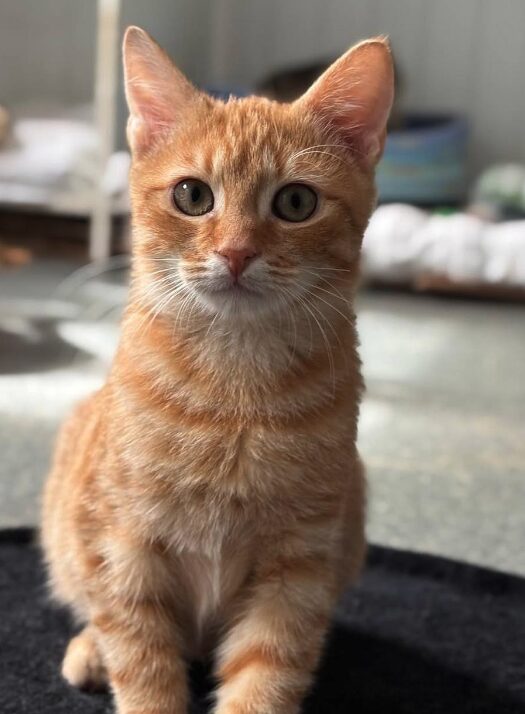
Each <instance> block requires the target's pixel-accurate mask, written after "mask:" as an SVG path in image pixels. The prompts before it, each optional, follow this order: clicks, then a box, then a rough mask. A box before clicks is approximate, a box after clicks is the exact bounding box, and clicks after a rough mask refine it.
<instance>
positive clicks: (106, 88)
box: [89, 0, 121, 261]
mask: <svg viewBox="0 0 525 714" xmlns="http://www.w3.org/2000/svg"><path fill="white" fill-rule="evenodd" d="M120 6H121V0H98V19H97V56H96V68H95V126H96V130H97V135H98V170H97V180H96V182H95V189H94V192H93V210H92V212H91V221H90V228H89V257H90V259H91V260H93V261H100V260H106V259H107V258H108V257H109V255H110V252H111V227H112V210H111V198H110V196H109V195H108V194H107V191H106V190H105V186H104V177H105V175H106V169H107V165H108V160H109V158H110V156H111V154H112V153H113V151H114V147H115V115H116V101H117V82H118V47H119V43H118V39H119V17H120Z"/></svg>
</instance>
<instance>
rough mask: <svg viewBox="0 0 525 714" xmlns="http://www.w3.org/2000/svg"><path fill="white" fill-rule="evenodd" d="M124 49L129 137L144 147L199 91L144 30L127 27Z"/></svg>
mask: <svg viewBox="0 0 525 714" xmlns="http://www.w3.org/2000/svg"><path fill="white" fill-rule="evenodd" d="M123 52H124V74H125V84H126V98H127V100H128V106H129V110H130V120H129V123H128V139H129V142H130V144H131V146H132V147H133V148H135V149H138V148H140V149H142V148H145V147H147V146H148V145H149V144H151V143H152V142H153V141H154V140H155V138H156V137H157V136H158V135H159V134H161V133H163V132H165V131H166V129H169V128H171V127H173V126H174V125H175V124H176V122H177V118H178V116H179V115H180V113H181V111H182V109H183V107H184V106H185V105H187V104H188V103H190V102H192V101H194V99H195V98H196V97H197V96H198V95H199V93H198V91H197V90H196V89H195V88H194V87H193V86H192V85H191V84H190V82H189V81H188V80H187V79H186V77H184V75H183V74H182V73H181V72H179V70H178V69H177V68H176V67H175V66H174V65H173V63H172V62H171V60H170V58H169V57H168V55H167V54H166V53H165V52H164V51H163V50H162V49H161V48H160V47H159V46H158V45H157V43H156V42H154V40H152V39H151V37H149V35H148V34H147V33H146V32H144V31H143V30H141V29H139V28H137V27H131V28H129V29H128V31H127V32H126V35H125V38H124V48H123Z"/></svg>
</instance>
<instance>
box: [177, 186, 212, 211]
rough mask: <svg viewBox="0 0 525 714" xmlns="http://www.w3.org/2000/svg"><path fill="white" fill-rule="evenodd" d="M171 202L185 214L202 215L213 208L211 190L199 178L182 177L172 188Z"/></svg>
mask: <svg viewBox="0 0 525 714" xmlns="http://www.w3.org/2000/svg"><path fill="white" fill-rule="evenodd" d="M173 203H174V204H175V206H176V207H177V208H178V209H179V211H181V212H182V213H185V214H186V215H187V216H202V215H204V214H205V213H209V212H210V211H211V210H212V208H213V203H214V198H213V192H212V190H211V188H210V187H209V186H208V184H207V183H204V181H199V179H184V180H183V181H179V183H178V184H177V185H176V186H175V187H174V189H173Z"/></svg>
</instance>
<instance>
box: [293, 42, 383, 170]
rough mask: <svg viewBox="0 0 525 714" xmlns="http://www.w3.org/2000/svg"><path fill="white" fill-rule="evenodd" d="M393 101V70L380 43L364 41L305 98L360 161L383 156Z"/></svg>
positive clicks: (326, 74)
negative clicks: (387, 124)
mask: <svg viewBox="0 0 525 714" xmlns="http://www.w3.org/2000/svg"><path fill="white" fill-rule="evenodd" d="M393 98H394V72H393V66H392V59H391V55H390V50H389V48H388V45H387V44H386V42H385V41H383V40H371V41H367V42H363V43H361V44H359V45H357V46H356V47H354V48H353V49H351V50H349V51H348V52H347V53H346V54H345V55H343V56H342V57H341V58H340V59H339V60H337V61H336V62H335V63H334V64H333V65H332V66H331V67H329V68H328V69H327V70H326V72H325V73H324V74H323V75H322V76H321V77H320V78H319V79H318V80H317V82H315V84H314V85H313V86H312V87H311V89H310V90H309V91H308V92H307V93H306V94H305V95H304V97H303V98H302V100H300V101H306V102H307V104H308V106H309V108H310V110H311V111H313V112H314V113H315V114H317V115H318V116H319V117H320V119H321V120H322V121H323V123H325V124H328V126H329V127H331V128H332V130H335V131H336V132H337V134H338V135H339V136H341V137H342V139H343V141H344V142H345V143H346V144H347V146H348V147H349V148H350V150H351V151H352V152H353V153H355V154H356V157H357V159H358V161H363V162H364V163H366V164H370V163H375V162H376V161H377V160H378V159H379V157H380V156H381V152H382V150H383V145H384V141H385V135H386V123H387V120H388V115H389V113H390V109H391V106H392V101H393Z"/></svg>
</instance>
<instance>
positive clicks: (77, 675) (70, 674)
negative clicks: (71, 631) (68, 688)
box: [62, 627, 108, 690]
mask: <svg viewBox="0 0 525 714" xmlns="http://www.w3.org/2000/svg"><path fill="white" fill-rule="evenodd" d="M62 676H63V677H64V679H66V680H67V681H68V682H69V684H71V685H72V686H73V687H78V688H79V689H89V690H101V689H106V688H107V682H108V680H107V672H106V667H105V666H104V662H103V660H102V655H101V654H100V651H99V649H98V645H97V643H96V641H95V638H94V637H93V634H92V631H91V629H90V628H89V627H86V628H85V629H84V630H82V632H81V633H80V634H79V635H77V636H76V637H74V638H73V639H72V640H71V642H70V643H69V645H68V647H67V650H66V654H65V656H64V661H63V662H62Z"/></svg>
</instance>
